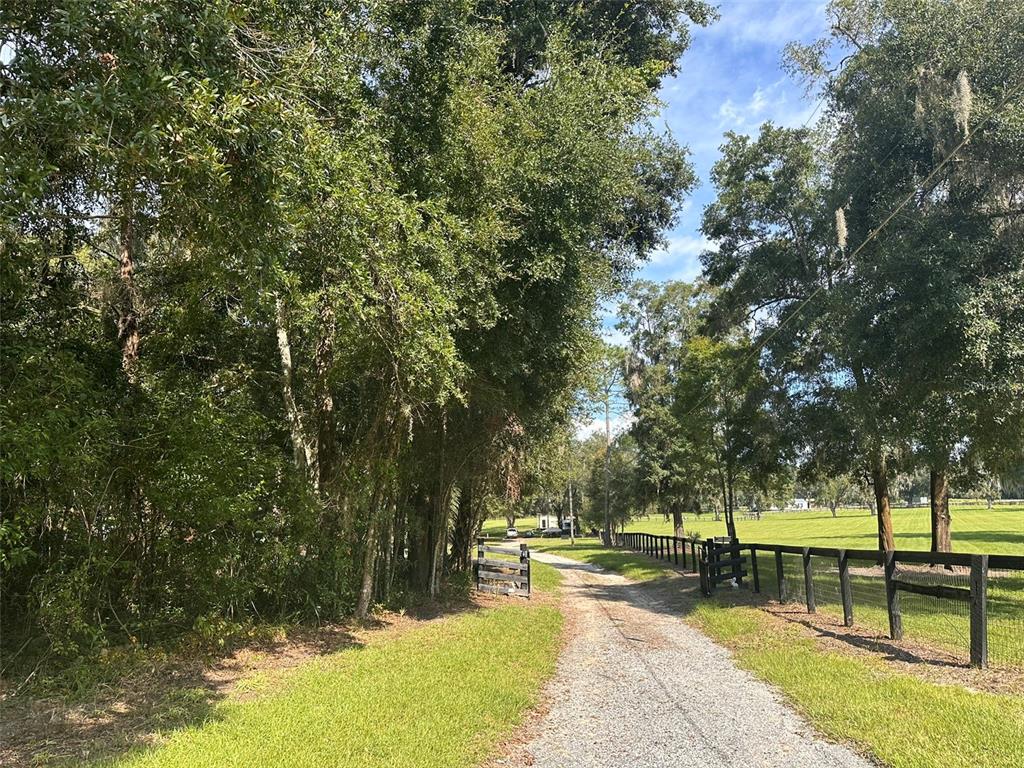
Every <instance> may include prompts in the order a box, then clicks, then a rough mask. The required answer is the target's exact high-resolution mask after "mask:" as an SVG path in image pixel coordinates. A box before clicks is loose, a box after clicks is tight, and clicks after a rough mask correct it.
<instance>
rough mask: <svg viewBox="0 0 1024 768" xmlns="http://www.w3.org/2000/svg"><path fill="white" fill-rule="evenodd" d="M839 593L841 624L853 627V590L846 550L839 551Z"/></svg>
mask: <svg viewBox="0 0 1024 768" xmlns="http://www.w3.org/2000/svg"><path fill="white" fill-rule="evenodd" d="M839 593H840V594H841V595H842V596H843V624H844V625H846V626H847V627H852V626H853V590H852V588H851V587H850V560H849V558H848V557H847V556H846V550H845V549H840V550H839Z"/></svg>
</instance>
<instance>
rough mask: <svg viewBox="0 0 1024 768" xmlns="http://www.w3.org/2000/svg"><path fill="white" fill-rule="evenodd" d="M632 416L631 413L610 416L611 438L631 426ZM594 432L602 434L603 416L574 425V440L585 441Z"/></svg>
mask: <svg viewBox="0 0 1024 768" xmlns="http://www.w3.org/2000/svg"><path fill="white" fill-rule="evenodd" d="M634 418H635V417H634V416H633V413H632V411H630V412H627V413H619V414H612V417H611V418H610V419H609V423H610V425H611V431H612V436H613V437H614V436H615V435H620V434H622V433H623V432H625V431H626V430H628V429H629V428H630V426H631V425H632V424H633V420H634ZM595 432H599V433H601V434H604V416H600V417H595V418H593V419H591V420H590V421H587V422H581V423H577V424H576V439H577V440H586V439H587V438H588V437H590V436H591V435H592V434H594V433H595Z"/></svg>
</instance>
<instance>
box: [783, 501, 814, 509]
mask: <svg viewBox="0 0 1024 768" xmlns="http://www.w3.org/2000/svg"><path fill="white" fill-rule="evenodd" d="M810 508H811V502H810V500H809V499H790V500H789V504H787V505H786V509H810Z"/></svg>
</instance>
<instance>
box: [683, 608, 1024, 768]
mask: <svg viewBox="0 0 1024 768" xmlns="http://www.w3.org/2000/svg"><path fill="white" fill-rule="evenodd" d="M691 618H692V620H693V621H694V622H695V623H697V624H698V626H700V628H701V629H703V630H704V632H705V633H707V634H708V635H710V636H711V637H712V638H714V639H715V640H717V641H719V642H721V643H723V644H725V645H727V646H729V647H731V648H732V649H733V650H734V652H735V654H736V658H737V660H738V661H739V663H740V665H741V666H743V667H745V668H746V669H748V670H750V671H752V672H753V673H754V674H756V675H757V676H758V677H760V678H762V679H763V680H765V681H767V682H769V683H771V684H773V685H775V686H777V687H778V688H779V689H781V690H782V691H783V692H784V693H785V694H786V696H787V697H788V698H789V699H790V700H791V701H792V702H793V704H794V705H796V707H797V708H799V709H800V710H801V711H803V712H804V713H805V715H806V716H807V717H808V718H809V719H810V720H811V721H812V722H813V723H814V724H815V725H816V726H817V727H818V728H819V729H820V730H821V731H822V732H823V733H825V734H827V735H828V736H830V737H832V738H833V739H837V740H843V741H852V742H854V743H856V744H857V745H859V746H860V747H861V748H865V749H867V750H870V752H872V753H873V754H874V755H875V756H876V757H878V758H879V759H880V760H882V761H883V762H885V763H886V764H888V765H890V766H892V767H893V768H976V766H980V765H983V766H987V767H988V768H1002V767H1003V766H1005V768H1010V767H1011V766H1020V764H1021V762H1020V760H1021V744H1022V743H1024V698H1022V697H1019V696H1005V695H996V694H990V693H984V692H975V691H970V690H967V689H965V688H961V687H958V686H952V685H936V684H934V683H930V682H926V681H923V680H920V679H918V678H915V677H911V676H909V675H903V674H896V673H893V672H891V671H889V670H887V669H886V668H885V667H884V665H883V664H882V663H881V662H872V661H870V660H865V659H862V658H860V657H857V658H854V657H851V656H846V655H844V654H840V653H836V652H831V651H824V650H821V649H820V648H818V647H817V646H816V645H815V643H814V641H813V640H812V639H811V638H808V637H806V636H801V635H800V634H799V632H798V631H796V630H795V629H794V628H791V627H786V626H783V625H781V624H780V622H778V621H777V620H774V619H772V617H770V616H768V615H767V614H765V613H763V612H762V611H759V610H757V609H755V608H749V607H742V606H733V607H727V606H723V605H721V604H718V603H717V602H715V601H710V600H709V601H702V602H700V603H699V604H698V605H697V607H696V609H695V611H694V613H693V614H692V616H691Z"/></svg>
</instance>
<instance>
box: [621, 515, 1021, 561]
mask: <svg viewBox="0 0 1024 768" xmlns="http://www.w3.org/2000/svg"><path fill="white" fill-rule="evenodd" d="M951 514H952V518H953V522H952V537H953V549H954V550H955V551H957V552H977V553H985V554H990V555H995V554H1007V555H1010V554H1014V555H1022V554H1024V505H999V506H997V507H995V508H993V509H987V508H986V507H985V504H984V503H974V504H956V505H954V506H953V507H952V510H951ZM892 522H893V530H894V533H895V536H896V548H897V549H919V550H927V549H928V548H929V547H930V545H931V529H930V518H929V511H928V509H926V508H923V507H913V508H906V509H903V508H897V509H894V510H893V512H892ZM684 525H685V528H686V531H687V535H690V534H691V533H692V532H694V531H695V532H697V533H699V534H700V536H701V537H703V538H707V537H709V536H724V535H725V521H724V520H721V521H715V520H714V519H713V517H712V516H711V515H701V516H700V517H696V516H694V515H687V516H686V519H685V522H684ZM626 530H627V531H644V532H646V533H656V534H668V535H671V533H672V522H671V521H670V520H668V521H666V520H665V519H664V518H663V517H662V516H660V515H657V516H652V517H650V518H649V519H644V518H641V519H639V520H634V521H632V522H631V523H629V524H627V525H626ZM877 530H878V529H877V523H876V518H875V517H874V516H873V515H870V514H868V512H867V510H864V509H843V510H840V511H839V517H836V518H833V517H832V513H831V512H829V511H828V510H821V509H816V510H808V511H806V512H769V513H766V514H764V515H763V516H762V518H761V519H760V520H743V519H737V520H736V534H737V536H738V537H739V540H740V541H744V542H746V541H749V542H757V543H760V544H792V545H799V546H819V547H845V548H847V549H875V548H876V547H877V542H878V536H877Z"/></svg>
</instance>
